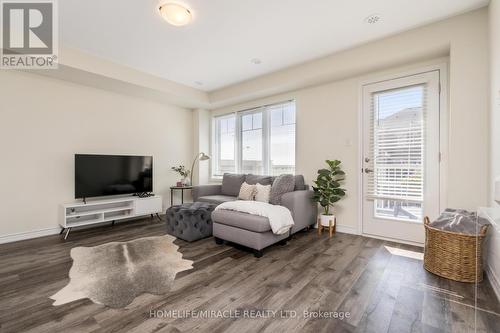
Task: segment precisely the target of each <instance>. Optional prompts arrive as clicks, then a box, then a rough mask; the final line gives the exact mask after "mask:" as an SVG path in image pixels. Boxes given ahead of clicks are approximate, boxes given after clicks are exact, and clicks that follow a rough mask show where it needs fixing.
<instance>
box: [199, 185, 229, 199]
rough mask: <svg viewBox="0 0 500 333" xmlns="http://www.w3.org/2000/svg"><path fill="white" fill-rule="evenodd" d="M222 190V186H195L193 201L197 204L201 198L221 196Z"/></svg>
mask: <svg viewBox="0 0 500 333" xmlns="http://www.w3.org/2000/svg"><path fill="white" fill-rule="evenodd" d="M221 189H222V185H220V184H211V185H196V186H193V192H192V195H193V201H194V202H196V201H197V200H198V198H199V197H204V196H207V195H218V194H221Z"/></svg>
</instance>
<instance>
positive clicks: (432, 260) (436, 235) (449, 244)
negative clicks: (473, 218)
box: [424, 217, 488, 282]
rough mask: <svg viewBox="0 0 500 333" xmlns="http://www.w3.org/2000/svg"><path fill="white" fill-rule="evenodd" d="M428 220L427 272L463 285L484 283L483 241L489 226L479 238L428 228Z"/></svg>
mask: <svg viewBox="0 0 500 333" xmlns="http://www.w3.org/2000/svg"><path fill="white" fill-rule="evenodd" d="M429 223H430V221H429V218H428V217H425V219H424V225H425V252H424V268H425V269H426V270H428V271H429V272H431V273H434V274H436V275H439V276H442V277H445V278H447V279H451V280H455V281H460V282H481V281H482V280H483V240H484V237H485V236H486V232H487V231H488V226H487V225H485V226H483V227H482V228H481V230H480V232H479V235H478V236H476V235H467V234H461V233H458V232H451V231H445V230H440V229H436V228H433V227H431V226H429Z"/></svg>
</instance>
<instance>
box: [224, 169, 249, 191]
mask: <svg viewBox="0 0 500 333" xmlns="http://www.w3.org/2000/svg"><path fill="white" fill-rule="evenodd" d="M244 181H245V175H240V174H233V173H225V174H224V176H223V177H222V188H221V194H223V195H230V196H233V197H237V196H238V194H239V193H240V188H241V184H243V182H244Z"/></svg>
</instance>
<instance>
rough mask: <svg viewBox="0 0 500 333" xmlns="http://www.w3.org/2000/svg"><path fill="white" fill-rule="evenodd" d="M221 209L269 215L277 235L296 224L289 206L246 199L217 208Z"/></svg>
mask: <svg viewBox="0 0 500 333" xmlns="http://www.w3.org/2000/svg"><path fill="white" fill-rule="evenodd" d="M219 209H226V210H234V211H237V212H242V213H248V214H253V215H259V216H263V217H267V218H268V219H269V224H270V225H271V230H272V231H273V233H274V234H276V235H282V234H284V233H286V232H288V230H290V228H291V227H292V226H293V224H294V223H293V218H292V213H291V212H290V210H288V208H286V207H283V206H279V205H271V204H269V203H267V202H259V201H244V200H237V201H228V202H224V203H222V204H220V205H219V206H217V207H216V208H215V210H219Z"/></svg>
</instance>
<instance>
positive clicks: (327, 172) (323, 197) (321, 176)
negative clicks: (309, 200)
mask: <svg viewBox="0 0 500 333" xmlns="http://www.w3.org/2000/svg"><path fill="white" fill-rule="evenodd" d="M326 163H327V164H328V168H325V169H320V170H318V177H317V178H316V180H315V181H314V182H313V183H314V184H315V185H316V186H313V190H314V195H313V200H314V201H315V202H318V203H319V204H320V205H321V207H323V214H320V223H321V225H322V226H326V227H327V226H329V223H330V221H335V215H334V214H333V212H330V207H331V206H333V205H334V204H335V203H336V202H337V201H339V200H340V199H342V198H343V197H344V196H345V192H346V190H345V189H343V188H341V187H340V182H342V181H343V180H344V177H345V172H344V171H342V169H341V167H340V163H341V162H340V161H339V160H333V161H331V160H327V161H326ZM332 208H333V207H332Z"/></svg>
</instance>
